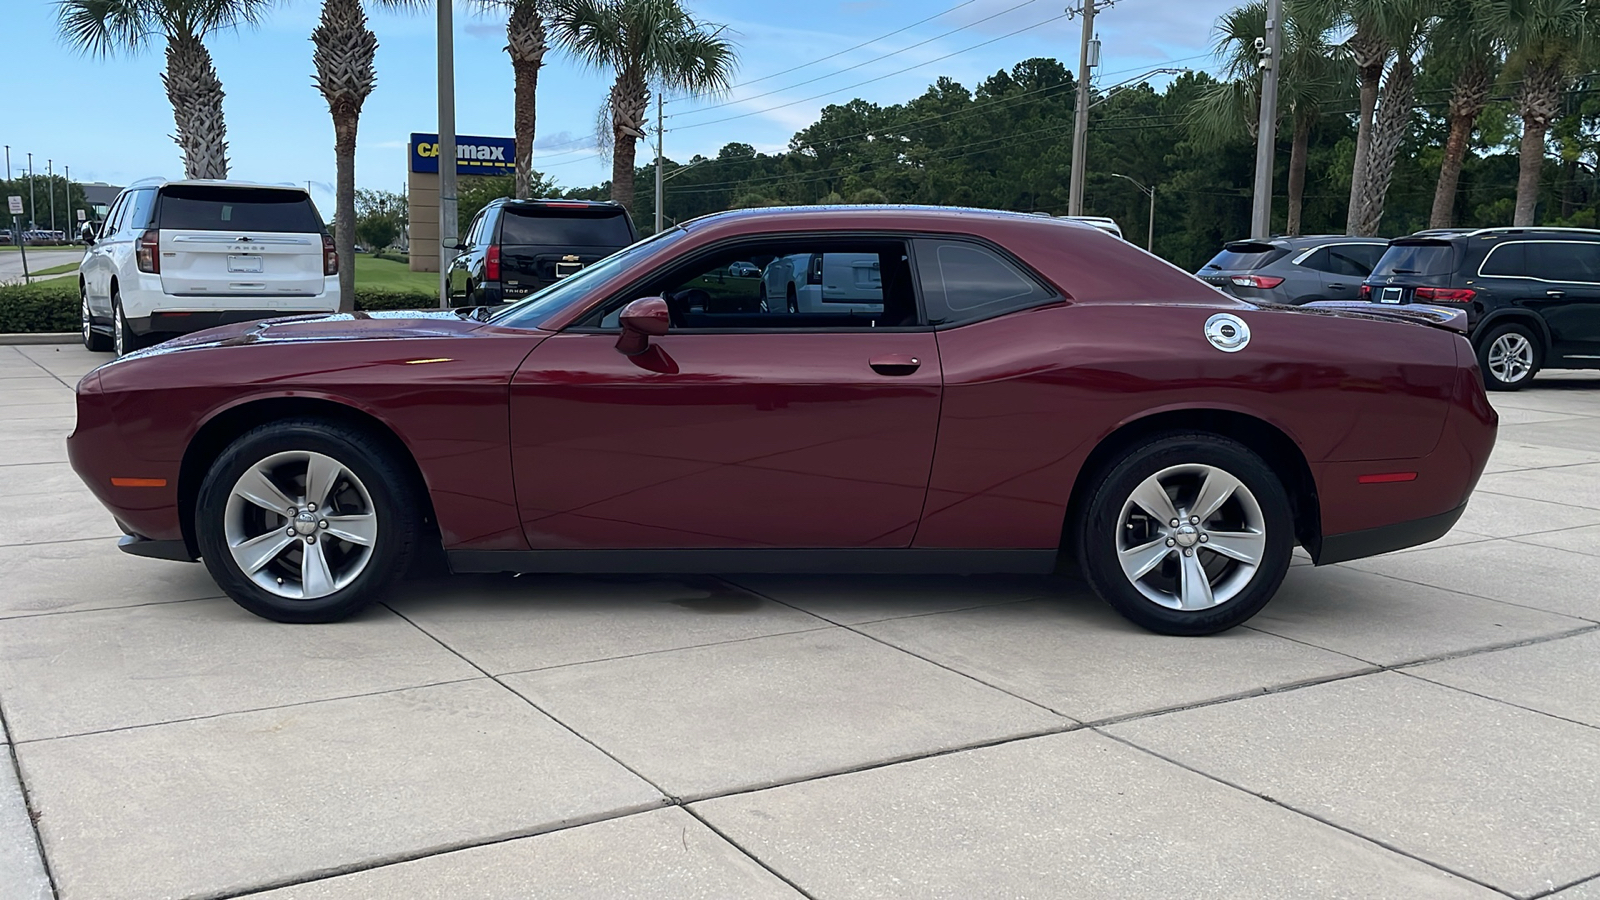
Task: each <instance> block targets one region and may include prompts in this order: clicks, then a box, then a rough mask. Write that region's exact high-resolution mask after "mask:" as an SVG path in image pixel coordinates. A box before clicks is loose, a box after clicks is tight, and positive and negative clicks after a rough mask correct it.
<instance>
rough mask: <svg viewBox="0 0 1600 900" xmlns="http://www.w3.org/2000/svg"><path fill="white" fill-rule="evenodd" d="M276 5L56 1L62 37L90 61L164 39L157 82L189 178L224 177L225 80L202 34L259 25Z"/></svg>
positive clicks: (238, 0)
mask: <svg viewBox="0 0 1600 900" xmlns="http://www.w3.org/2000/svg"><path fill="white" fill-rule="evenodd" d="M272 3H273V0H57V3H56V16H57V24H58V26H59V27H60V30H61V34H62V37H64V38H65V39H66V40H67V42H68V43H69V44H71V45H72V46H74V47H76V48H77V49H79V50H81V51H83V52H85V53H88V54H91V55H93V56H100V57H104V56H108V55H110V54H113V53H138V52H141V51H143V50H144V49H145V48H146V47H147V46H148V45H149V43H150V41H151V40H153V39H155V38H157V37H160V38H162V39H164V40H165V41H166V54H167V66H166V69H165V70H164V71H163V72H162V73H161V83H162V85H163V86H164V87H165V88H166V90H167V101H168V102H169V103H171V104H172V118H173V122H174V124H175V126H176V128H177V134H176V135H174V140H176V141H177V143H178V147H179V149H181V150H182V151H183V171H184V175H185V177H188V178H227V177H228V129H227V125H226V123H225V122H224V120H223V116H222V98H223V93H222V81H221V79H219V78H218V77H217V68H216V66H215V65H214V64H213V63H212V61H211V51H209V50H207V49H206V45H205V39H206V37H207V36H209V35H211V34H213V33H215V32H218V31H222V30H225V29H230V28H236V27H238V26H239V25H254V24H256V23H257V22H259V21H260V20H261V17H262V16H263V15H264V14H265V13H266V11H267V9H268V8H269V7H270V6H271V5H272Z"/></svg>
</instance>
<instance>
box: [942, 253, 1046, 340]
mask: <svg viewBox="0 0 1600 900" xmlns="http://www.w3.org/2000/svg"><path fill="white" fill-rule="evenodd" d="M917 270H918V275H919V277H920V278H921V279H922V296H923V300H924V301H925V302H926V303H927V307H928V320H929V321H930V322H932V323H933V324H935V325H938V324H945V323H950V322H962V321H971V320H973V319H981V318H987V317H989V316H993V315H999V314H1000V313H1003V312H1009V311H1011V310H1015V309H1024V308H1026V307H1029V306H1034V305H1036V304H1038V303H1040V302H1043V301H1045V300H1048V299H1049V298H1050V297H1051V294H1049V293H1047V292H1046V291H1045V290H1044V288H1042V287H1040V286H1039V285H1038V284H1037V283H1036V282H1034V280H1033V279H1032V278H1029V277H1028V276H1026V275H1024V274H1022V273H1021V272H1019V271H1018V270H1017V268H1016V266H1014V265H1012V264H1011V263H1010V262H1009V261H1007V260H1006V259H1004V258H1003V257H1001V256H1000V255H999V254H996V253H995V252H994V251H992V250H989V249H988V248H987V247H982V246H979V245H977V244H968V243H964V242H957V241H931V240H924V241H918V242H917Z"/></svg>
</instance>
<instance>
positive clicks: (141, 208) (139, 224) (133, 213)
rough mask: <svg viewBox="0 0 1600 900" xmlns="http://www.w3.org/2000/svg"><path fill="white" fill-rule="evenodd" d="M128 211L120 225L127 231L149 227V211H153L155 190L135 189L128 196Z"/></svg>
mask: <svg viewBox="0 0 1600 900" xmlns="http://www.w3.org/2000/svg"><path fill="white" fill-rule="evenodd" d="M128 199H129V201H130V202H129V204H128V213H127V216H126V217H125V218H124V219H123V222H122V227H123V228H124V229H126V230H128V231H144V230H145V229H146V228H149V227H150V218H151V213H153V212H155V207H156V192H155V190H153V189H152V190H148V191H135V192H134V194H133V196H132V197H130V198H128Z"/></svg>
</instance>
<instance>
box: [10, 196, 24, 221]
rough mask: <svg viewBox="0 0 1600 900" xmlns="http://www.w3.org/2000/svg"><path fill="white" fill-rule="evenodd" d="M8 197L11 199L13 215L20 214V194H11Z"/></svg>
mask: <svg viewBox="0 0 1600 900" xmlns="http://www.w3.org/2000/svg"><path fill="white" fill-rule="evenodd" d="M10 199H11V214H12V215H13V216H20V215H22V195H20V194H12V195H11V198H10Z"/></svg>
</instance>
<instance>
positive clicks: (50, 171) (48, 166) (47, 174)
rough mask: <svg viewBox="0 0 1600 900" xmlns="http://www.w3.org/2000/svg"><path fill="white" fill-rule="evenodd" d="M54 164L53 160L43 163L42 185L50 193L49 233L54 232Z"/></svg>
mask: <svg viewBox="0 0 1600 900" xmlns="http://www.w3.org/2000/svg"><path fill="white" fill-rule="evenodd" d="M55 163H56V161H55V160H53V159H46V160H45V161H44V184H45V189H46V190H48V191H49V192H50V230H51V231H55V230H56V173H55V171H54V166H55Z"/></svg>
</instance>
